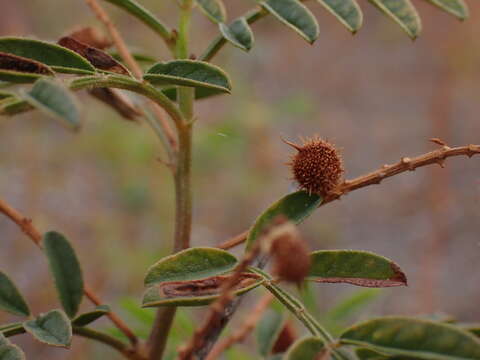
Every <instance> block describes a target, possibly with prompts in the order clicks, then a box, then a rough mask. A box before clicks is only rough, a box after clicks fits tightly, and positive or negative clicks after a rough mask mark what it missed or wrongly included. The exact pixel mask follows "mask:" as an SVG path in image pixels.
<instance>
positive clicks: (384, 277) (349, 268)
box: [307, 250, 407, 287]
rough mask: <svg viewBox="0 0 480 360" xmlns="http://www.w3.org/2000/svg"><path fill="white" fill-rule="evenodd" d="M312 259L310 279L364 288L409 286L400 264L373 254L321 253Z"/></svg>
mask: <svg viewBox="0 0 480 360" xmlns="http://www.w3.org/2000/svg"><path fill="white" fill-rule="evenodd" d="M311 260H312V262H311V266H310V272H309V274H308V277H307V280H311V281H316V282H320V283H348V284H352V285H357V286H364V287H392V286H405V285H407V278H406V276H405V274H404V273H403V272H402V271H401V270H400V268H399V266H398V265H397V264H395V263H394V262H393V261H391V260H389V259H387V258H385V257H383V256H379V255H376V254H373V253H370V252H366V251H356V250H320V251H315V252H313V253H312V254H311Z"/></svg>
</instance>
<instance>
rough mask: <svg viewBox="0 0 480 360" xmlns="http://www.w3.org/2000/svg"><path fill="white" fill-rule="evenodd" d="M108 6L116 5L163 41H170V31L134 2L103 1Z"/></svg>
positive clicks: (130, 0)
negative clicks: (108, 4)
mask: <svg viewBox="0 0 480 360" xmlns="http://www.w3.org/2000/svg"><path fill="white" fill-rule="evenodd" d="M105 1H107V2H109V3H110V4H113V5H116V6H118V7H120V8H122V9H123V10H125V11H127V12H128V13H130V15H133V16H134V17H136V18H137V19H138V20H140V21H141V22H143V23H144V24H145V25H147V26H148V27H149V28H150V29H152V30H153V31H155V32H156V33H157V34H159V35H160V36H161V37H163V38H165V39H170V38H171V35H172V31H171V30H170V29H169V28H168V26H166V25H165V24H163V23H162V22H161V21H160V20H159V19H157V18H156V17H155V16H154V15H153V14H152V13H151V12H150V11H149V10H147V9H145V8H144V7H143V6H141V5H140V4H139V3H137V2H135V1H134V0H105Z"/></svg>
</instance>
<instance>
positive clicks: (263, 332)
mask: <svg viewBox="0 0 480 360" xmlns="http://www.w3.org/2000/svg"><path fill="white" fill-rule="evenodd" d="M283 324H284V321H283V316H282V314H281V313H280V312H278V311H273V310H270V311H267V312H266V313H265V315H264V316H263V317H262V319H261V320H260V322H259V323H258V326H257V329H256V338H257V344H258V352H259V353H260V355H262V356H263V357H266V356H268V355H270V353H271V352H272V348H273V346H274V345H275V342H276V341H277V339H278V335H280V332H281V331H282V326H283Z"/></svg>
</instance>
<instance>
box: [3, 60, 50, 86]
mask: <svg viewBox="0 0 480 360" xmlns="http://www.w3.org/2000/svg"><path fill="white" fill-rule="evenodd" d="M44 75H46V76H53V75H54V73H53V70H52V69H50V68H49V67H48V66H47V65H45V64H42V63H40V62H38V61H35V60H32V59H28V58H25V57H21V56H17V55H13V54H8V53H4V52H0V80H3V81H8V82H12V83H17V84H18V83H21V84H24V83H32V82H35V81H36V80H37V79H38V78H40V77H42V76H44Z"/></svg>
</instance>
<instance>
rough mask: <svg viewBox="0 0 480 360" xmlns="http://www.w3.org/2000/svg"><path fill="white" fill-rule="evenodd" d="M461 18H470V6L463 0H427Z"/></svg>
mask: <svg viewBox="0 0 480 360" xmlns="http://www.w3.org/2000/svg"><path fill="white" fill-rule="evenodd" d="M426 1H428V2H429V3H431V4H433V5H435V6H437V7H439V8H440V9H442V10H445V11H446V12H448V13H450V14H452V15H454V16H455V17H457V18H458V19H460V20H465V19H466V18H468V15H469V11H468V6H467V4H465V2H464V1H463V0H426Z"/></svg>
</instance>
